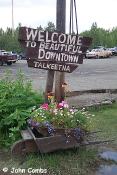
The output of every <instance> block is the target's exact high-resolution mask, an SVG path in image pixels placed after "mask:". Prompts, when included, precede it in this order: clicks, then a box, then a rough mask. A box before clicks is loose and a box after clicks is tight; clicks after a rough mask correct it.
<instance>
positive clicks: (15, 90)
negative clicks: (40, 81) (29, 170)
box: [0, 71, 43, 144]
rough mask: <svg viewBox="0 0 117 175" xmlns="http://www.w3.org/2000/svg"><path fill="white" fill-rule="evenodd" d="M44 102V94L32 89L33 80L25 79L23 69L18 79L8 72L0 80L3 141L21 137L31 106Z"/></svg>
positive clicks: (0, 115) (11, 140)
mask: <svg viewBox="0 0 117 175" xmlns="http://www.w3.org/2000/svg"><path fill="white" fill-rule="evenodd" d="M42 102H43V98H42V95H40V94H38V93H37V92H34V91H33V90H32V85H31V82H30V81H25V79H24V76H23V74H22V72H21V71H19V72H18V74H17V79H16V80H13V79H12V74H11V75H10V73H9V72H7V74H6V76H5V78H4V79H2V80H0V132H1V133H2V135H4V139H5V140H4V142H3V143H5V144H6V143H7V142H8V143H12V142H13V141H15V140H16V139H17V138H18V137H19V131H20V130H21V129H23V128H25V126H26V120H27V118H28V117H29V114H30V112H31V111H30V108H31V107H32V106H34V105H37V104H41V103H42ZM5 137H6V138H5Z"/></svg>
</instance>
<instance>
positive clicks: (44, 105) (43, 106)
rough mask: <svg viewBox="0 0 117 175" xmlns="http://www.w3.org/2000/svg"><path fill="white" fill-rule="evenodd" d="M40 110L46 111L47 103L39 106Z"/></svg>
mask: <svg viewBox="0 0 117 175" xmlns="http://www.w3.org/2000/svg"><path fill="white" fill-rule="evenodd" d="M40 108H42V109H45V110H48V108H49V105H48V104H47V103H44V104H43V105H41V106H40Z"/></svg>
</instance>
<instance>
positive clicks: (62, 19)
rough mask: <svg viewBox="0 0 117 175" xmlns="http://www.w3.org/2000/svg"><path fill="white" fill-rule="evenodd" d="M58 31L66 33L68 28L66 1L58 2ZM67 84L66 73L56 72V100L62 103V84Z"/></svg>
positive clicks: (60, 0)
mask: <svg viewBox="0 0 117 175" xmlns="http://www.w3.org/2000/svg"><path fill="white" fill-rule="evenodd" d="M56 8H57V10H56V29H57V31H58V32H63V33H65V26H66V0H57V5H56ZM64 82H65V73H62V72H58V71H57V72H56V77H55V99H56V101H57V102H60V101H61V100H63V99H64V96H65V92H64V88H62V84H64Z"/></svg>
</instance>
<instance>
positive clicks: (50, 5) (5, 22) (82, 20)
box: [0, 0, 117, 32]
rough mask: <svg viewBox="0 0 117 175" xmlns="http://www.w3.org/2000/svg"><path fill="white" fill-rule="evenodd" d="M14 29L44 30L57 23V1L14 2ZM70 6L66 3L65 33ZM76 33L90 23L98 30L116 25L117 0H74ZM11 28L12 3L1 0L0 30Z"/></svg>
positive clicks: (68, 0)
mask: <svg viewBox="0 0 117 175" xmlns="http://www.w3.org/2000/svg"><path fill="white" fill-rule="evenodd" d="M13 2H14V3H13V4H14V5H13V9H14V10H13V11H14V13H13V14H14V28H16V27H17V26H18V24H19V23H21V24H22V26H27V27H31V28H37V27H38V26H40V25H41V26H42V27H45V26H47V23H48V22H49V21H51V22H53V23H55V21H56V0H13ZM69 4H70V0H66V9H67V10H66V31H68V30H69V29H68V28H69V13H70V10H69ZM76 4H77V18H78V29H79V32H83V31H85V30H89V29H90V28H91V25H92V23H93V22H96V23H97V25H98V27H102V28H104V29H107V30H108V29H112V28H113V27H116V26H117V10H116V9H117V0H76ZM7 27H12V0H0V28H3V29H4V30H6V28H7Z"/></svg>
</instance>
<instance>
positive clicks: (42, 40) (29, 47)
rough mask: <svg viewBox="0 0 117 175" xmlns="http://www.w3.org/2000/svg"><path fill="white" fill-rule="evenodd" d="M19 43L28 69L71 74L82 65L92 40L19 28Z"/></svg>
mask: <svg viewBox="0 0 117 175" xmlns="http://www.w3.org/2000/svg"><path fill="white" fill-rule="evenodd" d="M19 41H20V43H21V45H22V46H23V47H24V48H25V51H26V57H27V62H28V66H29V67H34V68H38V69H46V70H53V71H60V72H68V73H71V72H73V71H74V70H75V69H76V68H77V67H78V64H82V63H83V56H84V54H85V52H86V50H87V48H88V47H89V46H90V44H91V42H92V39H91V38H89V37H83V36H79V35H71V34H70V35H68V34H64V33H58V32H48V31H40V30H38V29H32V28H27V27H20V28H19Z"/></svg>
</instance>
